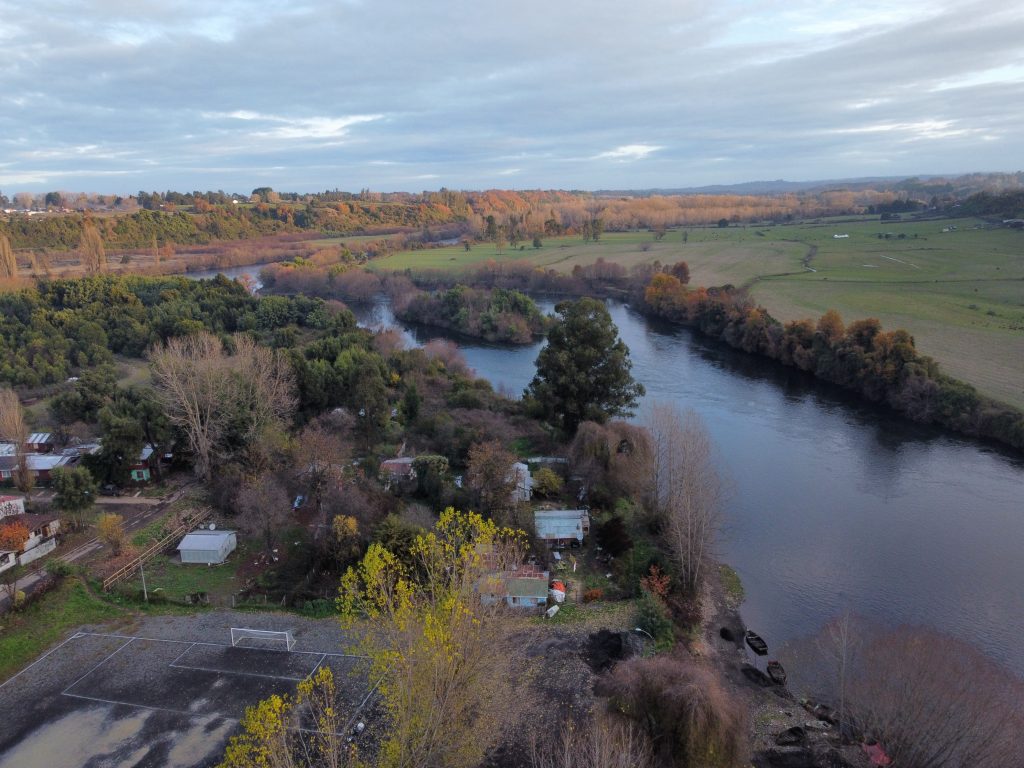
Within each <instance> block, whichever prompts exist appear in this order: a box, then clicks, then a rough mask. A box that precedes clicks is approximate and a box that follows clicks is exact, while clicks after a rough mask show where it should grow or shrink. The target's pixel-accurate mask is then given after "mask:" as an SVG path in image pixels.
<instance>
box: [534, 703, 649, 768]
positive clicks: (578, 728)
mask: <svg viewBox="0 0 1024 768" xmlns="http://www.w3.org/2000/svg"><path fill="white" fill-rule="evenodd" d="M531 757H532V764H533V768H646V766H649V765H651V748H650V745H649V744H648V743H647V739H646V738H645V737H644V735H643V734H642V733H641V732H640V730H639V729H638V728H637V727H636V726H634V725H633V724H631V723H628V722H623V720H622V719H621V718H617V717H615V716H614V715H610V714H608V713H597V714H596V715H595V716H594V717H592V718H588V719H587V720H586V721H585V722H582V723H579V724H576V723H572V722H570V723H568V724H566V725H565V726H563V728H562V731H561V733H560V734H559V735H557V736H556V737H555V738H554V739H553V740H552V741H551V743H549V744H542V745H538V744H537V743H536V740H534V743H533V753H532V755H531Z"/></svg>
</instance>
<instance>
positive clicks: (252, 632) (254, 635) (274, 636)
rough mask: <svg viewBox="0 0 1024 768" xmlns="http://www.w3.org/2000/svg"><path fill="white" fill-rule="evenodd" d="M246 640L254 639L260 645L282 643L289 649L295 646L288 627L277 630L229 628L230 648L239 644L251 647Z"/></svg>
mask: <svg viewBox="0 0 1024 768" xmlns="http://www.w3.org/2000/svg"><path fill="white" fill-rule="evenodd" d="M247 641H254V642H255V643H256V644H257V645H259V646H260V647H265V646H263V643H284V646H285V648H286V649H287V650H289V651H290V650H291V649H292V648H294V647H295V638H294V637H292V631H291V630H290V629H285V630H281V631H277V630H273V629H246V628H244V627H232V628H231V647H232V648H234V647H236V646H239V645H242V646H243V647H252V646H250V645H249V644H248V643H247Z"/></svg>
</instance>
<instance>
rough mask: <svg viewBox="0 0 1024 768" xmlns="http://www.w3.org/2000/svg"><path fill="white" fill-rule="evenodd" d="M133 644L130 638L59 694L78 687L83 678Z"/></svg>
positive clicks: (133, 640)
mask: <svg viewBox="0 0 1024 768" xmlns="http://www.w3.org/2000/svg"><path fill="white" fill-rule="evenodd" d="M134 642H135V638H132V639H131V640H129V641H128V642H127V643H125V644H124V645H122V646H120V647H119V648H118V649H117V650H116V651H114V652H113V653H111V654H110V655H108V656H107V657H106V658H105V659H103V661H101V662H100V663H99V664H97V665H96V666H94V667H93V668H92V669H90V670H89V671H88V672H86V673H85V674H84V675H82V676H81V677H80V678H78V679H77V680H75V682H73V683H72V684H71V685H69V686H68V687H67V688H65V689H64V690H63V691H61V693H67V692H68V691H70V690H71V689H72V688H74V687H75V686H76V685H78V684H79V683H80V682H82V681H83V680H85V678H87V677H88V676H89V675H91V674H92V673H93V672H95V671H96V670H97V669H99V668H100V667H102V666H103V665H104V664H106V663H107V662H108V661H110V660H111V659H112V658H114V657H115V656H116V655H117V654H119V653H120V652H121V651H123V650H124V649H125V648H127V647H128V646H129V645H131V644H132V643H134Z"/></svg>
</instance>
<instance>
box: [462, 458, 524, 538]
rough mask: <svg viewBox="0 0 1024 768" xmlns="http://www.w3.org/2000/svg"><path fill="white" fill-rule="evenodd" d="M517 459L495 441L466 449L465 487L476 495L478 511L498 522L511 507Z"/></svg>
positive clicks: (503, 520)
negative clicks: (513, 470)
mask: <svg viewBox="0 0 1024 768" xmlns="http://www.w3.org/2000/svg"><path fill="white" fill-rule="evenodd" d="M515 460H516V457H515V456H514V455H513V454H512V453H511V452H509V451H507V450H505V447H504V446H503V445H502V444H501V442H499V441H498V440H491V441H489V442H486V443H476V444H475V445H473V446H472V447H471V448H470V449H469V462H468V466H467V468H466V485H467V487H468V488H469V489H470V490H471V491H473V493H474V495H475V496H476V501H477V504H478V509H479V511H480V512H486V513H487V514H489V515H490V516H491V517H493V518H495V519H496V520H498V521H500V522H507V521H506V519H505V518H506V512H507V511H508V510H509V508H510V507H511V506H512V492H513V491H514V490H515V488H516V476H515V474H514V473H513V472H512V464H513V463H514V462H515Z"/></svg>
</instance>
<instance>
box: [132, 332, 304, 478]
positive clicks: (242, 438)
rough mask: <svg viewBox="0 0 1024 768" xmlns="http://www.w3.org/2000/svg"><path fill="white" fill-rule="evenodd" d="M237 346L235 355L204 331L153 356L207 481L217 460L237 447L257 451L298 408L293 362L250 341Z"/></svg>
mask: <svg viewBox="0 0 1024 768" xmlns="http://www.w3.org/2000/svg"><path fill="white" fill-rule="evenodd" d="M233 344H234V348H235V350H234V354H233V355H229V354H228V353H227V352H226V351H225V350H224V347H223V345H222V344H221V342H220V339H218V338H217V337H216V336H214V335H213V334H210V333H206V332H202V333H198V334H195V335H193V336H186V337H183V338H177V339H171V340H170V341H168V342H167V344H165V345H164V346H161V347H156V348H154V349H152V350H151V351H150V361H151V363H152V367H153V382H154V385H155V387H156V391H157V395H158V397H159V399H160V401H161V403H162V404H163V406H164V408H165V409H166V411H167V416H168V418H169V419H170V420H171V421H172V422H173V423H174V424H175V425H177V426H178V427H180V428H181V429H182V430H183V431H184V432H185V434H186V435H187V437H188V441H189V447H190V448H191V449H192V452H193V454H194V456H195V462H196V464H195V467H196V472H197V474H199V476H200V477H202V478H204V479H209V476H210V468H211V466H212V465H213V463H214V461H215V460H216V459H218V458H230V457H231V453H232V451H233V450H237V448H236V446H237V445H241V446H242V447H243V449H244V450H248V449H251V448H253V446H255V445H256V444H257V443H258V441H259V439H260V438H261V437H262V436H263V435H264V434H265V433H266V431H267V430H268V429H272V428H275V427H279V426H280V425H281V423H282V422H283V420H284V419H285V418H286V417H287V416H288V415H289V414H291V412H292V411H293V410H294V408H295V402H296V401H295V394H294V389H295V386H294V375H293V373H292V370H291V367H290V366H289V365H288V361H287V359H286V358H284V357H283V356H282V355H281V354H280V353H279V352H276V351H274V350H271V349H268V348H266V347H261V346H259V345H258V344H256V342H254V341H253V340H252V339H251V338H249V337H247V336H242V335H236V336H235V337H233ZM229 438H231V439H229Z"/></svg>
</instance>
